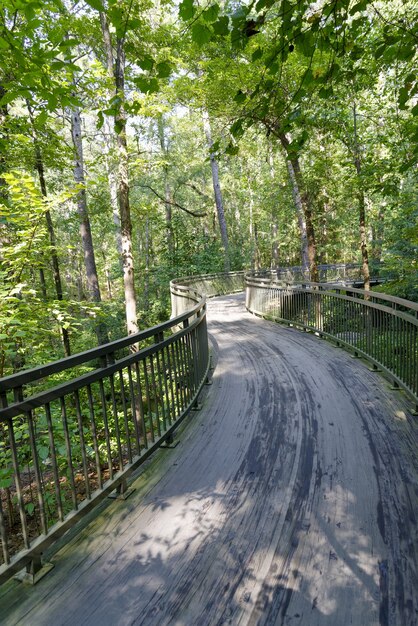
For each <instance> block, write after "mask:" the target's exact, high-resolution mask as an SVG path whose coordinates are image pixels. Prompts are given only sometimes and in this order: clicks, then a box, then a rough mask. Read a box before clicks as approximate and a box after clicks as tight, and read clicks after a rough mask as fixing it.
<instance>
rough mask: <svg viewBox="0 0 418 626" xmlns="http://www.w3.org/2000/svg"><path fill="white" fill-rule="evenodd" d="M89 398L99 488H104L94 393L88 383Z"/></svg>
mask: <svg viewBox="0 0 418 626" xmlns="http://www.w3.org/2000/svg"><path fill="white" fill-rule="evenodd" d="M87 398H88V403H89V413H90V426H91V434H92V437H93V448H94V456H95V459H96V472H97V481H98V484H99V489H102V488H103V477H102V466H101V462H100V453H99V445H98V441H97V428H96V419H95V416H94V402H93V394H92V391H91V387H90V385H87Z"/></svg>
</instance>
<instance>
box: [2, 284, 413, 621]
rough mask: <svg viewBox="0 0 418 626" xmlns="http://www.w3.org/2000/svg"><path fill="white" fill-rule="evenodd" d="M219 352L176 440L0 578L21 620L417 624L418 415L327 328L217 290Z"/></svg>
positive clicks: (11, 610)
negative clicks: (285, 322)
mask: <svg viewBox="0 0 418 626" xmlns="http://www.w3.org/2000/svg"><path fill="white" fill-rule="evenodd" d="M209 322H210V324H209V330H210V333H211V342H212V345H213V352H214V360H215V361H216V368H215V371H214V374H213V385H212V386H211V387H210V388H209V390H208V392H207V395H206V397H205V400H204V406H203V409H202V411H200V412H199V413H194V414H193V416H192V417H191V418H190V420H189V423H188V424H187V425H186V426H185V427H184V428H183V429H182V432H181V436H180V440H181V441H180V444H179V445H178V446H177V447H176V448H175V449H172V450H161V451H159V452H158V453H157V454H156V455H155V458H154V459H153V460H152V461H151V462H150V463H148V464H147V466H146V468H145V469H144V470H143V471H142V473H141V475H140V477H139V478H138V479H137V480H136V491H135V493H134V495H133V496H131V498H130V499H129V500H127V501H126V502H112V503H111V504H109V505H108V506H106V507H102V510H101V512H100V514H99V515H98V516H97V517H96V518H95V519H93V520H92V521H91V523H90V524H89V525H86V526H85V528H84V530H83V531H82V533H81V534H80V535H79V536H76V537H74V539H72V541H71V542H69V543H68V544H66V545H65V546H64V547H63V548H62V549H61V550H60V551H59V552H58V553H57V554H55V555H54V557H53V561H54V562H55V565H56V567H55V569H54V570H53V572H52V573H51V574H49V575H48V576H47V577H46V578H45V579H43V580H42V581H41V582H40V583H39V584H38V585H37V586H36V587H34V588H27V587H23V586H19V585H18V583H16V582H10V583H8V584H7V585H5V586H4V587H3V589H2V590H1V592H0V622H1V623H2V624H5V625H7V626H9V625H10V626H12V625H17V624H19V625H23V624H24V625H30V626H38V625H39V626H41V625H42V626H46V625H48V626H49V625H50V624H54V625H57V624H62V625H64V624H71V625H77V626H78V625H81V624H86V625H96V624H97V625H100V626H106V625H109V626H110V625H115V624H118V625H119V624H121V625H125V624H126V625H127V624H137V625H142V624H143V625H145V626H148V625H156V626H157V625H158V626H160V625H163V624H172V625H176V626H189V625H198V626H206V625H208V626H212V625H215V624H216V625H217V624H242V625H246V626H247V625H248V626H249V625H253V624H260V625H261V624H277V625H279V624H283V625H288V624H289V625H292V626H293V625H294V624H298V625H303V626H316V625H318V626H340V625H341V626H343V625H346V624H347V625H348V624H354V625H355V626H361V625H364V626H372V625H375V624H376V625H377V624H382V625H390V626H396V625H398V626H414V625H416V624H417V623H418V594H417V589H418V572H417V570H418V556H417V555H418V537H417V532H418V531H417V515H418V508H417V506H418V504H417V503H418V460H417V444H418V432H417V430H418V429H417V425H416V423H415V422H414V421H413V418H412V417H411V416H410V415H408V403H407V402H406V401H405V400H404V398H403V396H402V395H401V394H400V393H393V392H390V391H389V389H388V385H387V384H386V383H385V382H384V380H383V379H382V378H381V377H379V375H378V374H376V373H373V372H370V371H369V370H368V369H367V368H366V367H365V365H364V363H362V362H360V361H357V360H353V359H351V358H350V356H349V355H348V354H347V353H346V352H344V351H342V350H336V349H334V348H333V347H332V346H331V345H330V344H329V343H327V342H324V341H321V340H319V339H318V338H316V337H313V336H312V335H309V334H304V333H301V332H299V331H296V330H293V329H290V328H284V327H278V326H277V325H274V324H273V323H270V322H266V321H264V320H260V319H257V318H254V317H252V316H250V315H249V314H248V313H246V312H245V310H244V306H243V299H242V296H229V297H224V298H218V299H215V300H213V301H210V303H209Z"/></svg>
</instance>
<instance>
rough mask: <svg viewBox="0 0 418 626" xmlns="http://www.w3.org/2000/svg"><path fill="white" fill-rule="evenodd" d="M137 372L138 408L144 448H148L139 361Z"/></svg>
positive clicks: (139, 452) (139, 451) (136, 363)
mask: <svg viewBox="0 0 418 626" xmlns="http://www.w3.org/2000/svg"><path fill="white" fill-rule="evenodd" d="M135 372H136V386H137V390H138V408H139V416H140V420H141V428H142V433H143V440H144V448H145V449H147V448H148V437H147V427H146V424H145V413H144V405H143V402H142V386H141V373H140V369H139V363H138V361H136V362H135ZM140 454H141V450H138V455H140Z"/></svg>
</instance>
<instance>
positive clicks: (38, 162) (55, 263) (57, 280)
mask: <svg viewBox="0 0 418 626" xmlns="http://www.w3.org/2000/svg"><path fill="white" fill-rule="evenodd" d="M26 105H27V108H28V112H29V119H30V122H31V126H32V138H33V145H34V150H35V168H36V171H37V172H38V177H39V185H40V187H41V193H42V195H43V197H44V198H47V197H48V191H47V188H46V180H45V168H44V162H43V159H42V152H41V147H40V145H39V141H38V136H37V131H36V127H35V120H34V117H33V111H32V108H31V106H30V104H29V103H28V102H27V103H26ZM45 220H46V227H47V230H48V237H49V243H50V244H51V262H52V275H53V278H54V286H55V293H56V295H57V300H59V301H60V302H62V301H63V300H64V295H63V291H62V281H61V271H60V266H59V260H58V253H57V240H56V236H55V229H54V224H53V222H52V217H51V212H50V211H49V209H47V210H46V211H45ZM41 284H42V283H41ZM61 335H62V343H63V346H64V354H65V356H70V355H71V345H70V336H69V333H68V330H67V329H66V328H62V327H61Z"/></svg>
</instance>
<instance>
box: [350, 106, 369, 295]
mask: <svg viewBox="0 0 418 626" xmlns="http://www.w3.org/2000/svg"><path fill="white" fill-rule="evenodd" d="M353 125H354V167H355V168H356V172H357V200H358V208H359V229H360V249H361V260H362V267H363V280H364V289H365V290H366V291H370V270H369V252H368V249H367V231H366V199H365V196H364V189H363V184H362V180H361V155H360V146H359V143H358V135H357V109H356V103H355V102H354V104H353Z"/></svg>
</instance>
